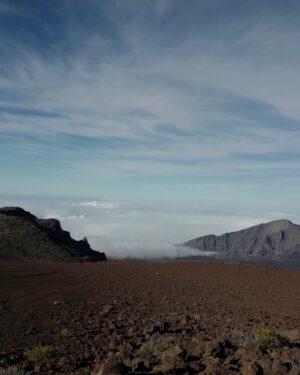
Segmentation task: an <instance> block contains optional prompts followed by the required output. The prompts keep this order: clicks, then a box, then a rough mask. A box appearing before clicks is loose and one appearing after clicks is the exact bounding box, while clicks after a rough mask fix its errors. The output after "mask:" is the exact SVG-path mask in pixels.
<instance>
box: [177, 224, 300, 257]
mask: <svg viewBox="0 0 300 375" xmlns="http://www.w3.org/2000/svg"><path fill="white" fill-rule="evenodd" d="M183 245H184V246H188V247H193V248H196V249H199V250H202V251H214V252H216V253H220V254H222V255H230V256H232V255H234V256H270V257H287V256H288V257H294V256H300V225H296V224H293V223H292V222H291V221H289V220H277V221H272V222H270V223H267V224H259V225H256V226H254V227H251V228H248V229H244V230H241V231H237V232H231V233H225V234H222V235H221V236H215V235H208V236H203V237H198V238H195V239H193V240H190V241H187V242H185V243H184V244H183Z"/></svg>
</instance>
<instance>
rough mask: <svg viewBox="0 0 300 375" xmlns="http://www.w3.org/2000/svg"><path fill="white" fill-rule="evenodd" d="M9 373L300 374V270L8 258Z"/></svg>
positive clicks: (5, 357) (0, 289)
mask: <svg viewBox="0 0 300 375" xmlns="http://www.w3.org/2000/svg"><path fill="white" fill-rule="evenodd" d="M0 269H1V272H0V319H1V325H0V374H19V375H21V374H32V373H36V374H94V375H95V374H98V375H100V374H145V373H148V374H164V373H167V374H198V373H200V374H212V375H213V374H237V373H241V374H245V375H252V374H279V375H280V374H290V375H299V374H300V270H290V269H280V268H272V267H259V266H254V265H239V264H225V263H213V262H211V263H210V262H196V261H195V262H189V261H181V262H175V261H174V262H133V261H132V262H107V263H81V264H78V263H38V262H24V263H22V262H5V261H1V262H0Z"/></svg>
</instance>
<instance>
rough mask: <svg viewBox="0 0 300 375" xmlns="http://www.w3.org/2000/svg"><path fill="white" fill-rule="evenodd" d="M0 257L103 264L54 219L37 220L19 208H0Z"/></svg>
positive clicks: (96, 253)
mask: <svg viewBox="0 0 300 375" xmlns="http://www.w3.org/2000/svg"><path fill="white" fill-rule="evenodd" d="M0 258H4V259H14V260H33V259H36V260H52V261H58V260H59V261H66V262H84V261H104V260H106V256H105V254H104V253H100V252H98V251H94V250H92V249H91V247H90V245H89V243H88V242H87V239H86V238H84V239H82V240H80V241H76V240H74V239H73V238H72V237H71V236H70V233H69V232H67V231H64V230H63V229H62V228H61V226H60V222H59V221H58V220H56V219H38V218H36V217H35V216H34V215H32V214H31V213H30V212H28V211H25V210H23V209H22V208H19V207H4V208H0Z"/></svg>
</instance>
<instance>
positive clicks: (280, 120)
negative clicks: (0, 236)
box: [0, 0, 300, 241]
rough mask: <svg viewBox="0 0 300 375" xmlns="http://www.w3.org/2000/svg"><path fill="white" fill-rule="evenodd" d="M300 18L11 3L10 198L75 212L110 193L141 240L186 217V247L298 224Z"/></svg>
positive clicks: (3, 28) (5, 139)
mask: <svg viewBox="0 0 300 375" xmlns="http://www.w3.org/2000/svg"><path fill="white" fill-rule="evenodd" d="M299 16H300V4H299V2H298V1H292V0H286V1H275V0H272V1H271V0H270V1H268V0H266V1H259V0H257V1H256V0H253V1H248V2H242V1H239V0H226V1H225V0H197V1H194V0H190V1H181V0H160V1H156V0H151V1H150V0H119V1H115V0H103V1H94V0H85V1H79V0H77V1H76V0H72V1H71V0H69V1H67V0H59V1H56V0H52V1H46V0H45V1H44V0H35V1H32V0H31V1H30V0H27V1H23V0H20V1H17V0H9V1H8V0H7V1H6V0H0V142H1V148H0V173H1V176H2V178H1V186H0V198H1V202H3V203H4V204H5V203H10V204H17V203H20V201H21V202H22V199H23V200H25V201H24V204H25V206H26V207H28V208H31V207H35V206H37V207H35V208H36V209H37V210H38V212H41V213H42V214H45V215H46V210H47V205H49V204H50V203H49V202H50V201H51V207H55V202H58V203H57V214H58V215H60V216H61V217H63V218H65V217H68V216H73V217H74V215H76V213H74V212H73V211H74V207H76V206H74V205H73V206H70V207H72V210H71V208H70V207H69V208H70V210H71V211H72V214H67V215H64V214H62V213H61V211H60V210H61V207H62V206H64V207H66V206H65V205H64V204H63V203H62V202H65V201H68V202H69V203H70V202H71V203H70V204H74V203H72V202H86V201H97V202H102V201H103V200H104V201H105V199H106V198H107V197H109V199H114V200H116V201H118V202H119V203H118V208H120V207H121V206H122V207H126V209H127V210H128V212H129V211H130V212H139V214H138V215H137V216H136V217H134V218H133V219H132V228H131V229H128V231H129V232H130V231H131V232H130V233H131V234H130V236H132V237H134V235H133V233H134V232H135V229H134V228H135V227H136V224H137V222H140V221H141V220H140V218H141V217H142V216H143V218H144V220H145V223H144V227H143V228H146V227H149V226H150V227H151V223H153V220H154V221H155V220H157V222H159V223H161V224H160V227H161V228H166V226H167V225H168V228H169V227H170V228H172V225H173V224H174V220H175V219H174V218H175V216H176V215H177V216H176V220H178V223H179V224H181V225H182V228H185V229H184V230H183V229H182V230H181V231H179V230H178V228H177V227H176V230H175V232H174V233H173V234H172V231H171V230H170V231H169V230H168V229H166V230H165V232H166V236H165V237H162V239H164V238H165V239H166V238H167V236H169V237H176V236H175V234H176V235H177V237H178V238H176V240H181V239H182V240H184V239H186V237H188V236H189V235H197V234H198V233H199V234H204V233H206V231H214V232H222V231H226V230H228V229H233V228H236V229H240V227H242V226H243V225H246V224H252V223H256V222H260V221H262V220H268V219H270V220H271V219H273V218H277V216H278V215H281V216H285V217H289V218H291V219H293V218H294V220H297V219H298V218H300V214H299V209H300V203H299V199H298V196H299V182H300V178H299V177H300V174H299V172H300V171H299V166H300V163H299V161H300V146H299V141H300V106H299V97H300V64H299V63H300V44H299V38H300V17H299ZM32 195H33V196H35V197H36V201H38V205H34V204H33V202H34V201H33V200H32ZM72 198H74V199H73V200H72ZM120 202H122V203H120ZM128 202H130V203H128ZM157 207H159V208H160V211H159V210H158V209H157ZM169 207H173V209H174V210H176V215H175V214H174V213H173V214H172V213H170V212H169ZM190 207H193V210H194V211H195V210H196V211H195V212H193V215H196V216H197V215H198V216H197V217H198V218H199V222H197V220H196V221H195V220H194V223H196V224H195V225H194V226H191V227H190V228H192V230H187V227H188V225H187V223H188V222H190V218H191V216H188V215H191V214H190ZM96 208H97V209H98V211H97V212H99V210H101V209H103V206H101V205H100V206H99V207H92V208H91V207H86V209H87V210H89V211H90V210H91V209H92V210H95V209H96ZM81 209H82V206H81ZM124 209H125V208H124ZM112 210H113V209H110V212H111V211H112ZM149 212H151V215H152V213H153V215H154V216H151V215H150V216H149V217H148V220H147V215H148V213H149ZM54 214H55V212H54ZM81 215H84V214H83V213H81ZM101 215H102V214H101ZM116 215H117V216H111V213H110V216H109V215H107V216H106V218H107V220H108V221H109V220H111V223H112V225H114V223H115V222H116V221H118V222H119V223H120V225H121V223H122V220H121V216H120V209H118V210H117V211H116ZM118 215H119V216H118ZM155 215H156V216H155ZM163 215H165V216H163ZM224 215H225V217H224ZM79 216H80V215H79ZM88 217H89V214H88V213H87V212H86V213H85V218H87V220H88ZM91 217H93V220H94V221H97V220H98V221H99V225H100V224H101V223H102V221H101V220H100V219H99V217H98V219H97V218H96V217H95V216H93V215H91ZM162 217H165V219H162ZM237 217H238V218H239V219H237ZM85 218H81V219H80V223H81V224H78V225H77V224H76V225H77V226H76V225H75V224H74V220H75V221H76V219H74V220H72V225H71V224H70V225H71V226H70V229H71V230H72V231H74V232H75V235H76V233H78V231H79V230H78V228H81V227H82V225H83V224H82V223H83V221H85ZM145 218H146V219H145ZM217 218H219V220H217ZM63 220H64V219H63ZM126 220H129V219H128V217H127V218H126ZM89 223H91V221H89ZM164 223H165V224H164ZM166 223H167V224H166ZM214 223H215V225H214ZM179 224H178V227H180V225H179ZM66 225H69V224H68V223H67V222H66ZM84 228H85V229H86V230H87V232H88V234H89V232H90V231H89V228H91V224H89V225H86V226H84ZM174 228H175V224H174ZM116 230H117V229H116ZM150 232H151V231H150ZM150 232H149V233H150ZM152 232H153V231H152ZM124 233H126V231H125V230H124ZM150 234H151V233H150ZM150 234H149V236H150ZM78 235H79V234H78ZM92 235H95V236H96V233H95V231H93V233H92ZM141 236H145V232H144V229H143V230H142V229H141V230H140V231H137V232H136V237H137V240H138V239H139V238H140V237H141ZM158 236H159V235H158ZM100 240H101V238H100ZM100 240H99V241H100Z"/></svg>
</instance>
